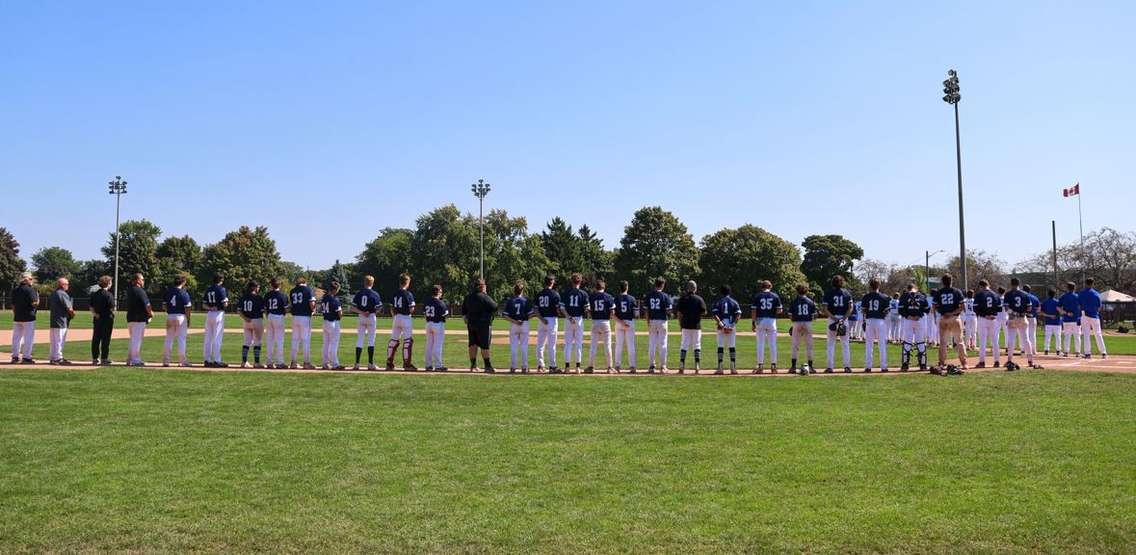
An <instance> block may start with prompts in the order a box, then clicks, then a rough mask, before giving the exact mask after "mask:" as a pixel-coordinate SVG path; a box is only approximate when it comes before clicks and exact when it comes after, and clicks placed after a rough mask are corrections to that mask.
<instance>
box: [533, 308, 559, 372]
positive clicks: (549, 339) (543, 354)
mask: <svg viewBox="0 0 1136 555" xmlns="http://www.w3.org/2000/svg"><path fill="white" fill-rule="evenodd" d="M536 322H537V323H536V366H537V368H550V367H551V368H555V367H556V336H557V328H558V327H559V326H560V319H559V318H557V317H555V316H542V317H540V318H539V319H537V321H536ZM546 360H547V362H548V365H547V366H546V365H545V364H544V363H545V361H546Z"/></svg>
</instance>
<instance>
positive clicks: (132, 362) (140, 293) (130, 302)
mask: <svg viewBox="0 0 1136 555" xmlns="http://www.w3.org/2000/svg"><path fill="white" fill-rule="evenodd" d="M145 287H146V278H145V277H144V276H143V275H142V274H134V278H133V279H132V280H131V285H130V288H129V289H127V290H126V329H127V330H129V331H130V347H129V348H128V349H127V352H126V365H127V366H146V363H145V362H142V339H143V338H144V337H145V336H146V324H148V323H150V319H151V318H153V317H154V309H153V308H152V307H151V306H150V297H149V296H147V295H146V289H145Z"/></svg>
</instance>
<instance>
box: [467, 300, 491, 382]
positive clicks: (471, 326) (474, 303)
mask: <svg viewBox="0 0 1136 555" xmlns="http://www.w3.org/2000/svg"><path fill="white" fill-rule="evenodd" d="M496 313H497V303H496V302H495V301H494V300H493V299H492V298H491V297H490V296H489V295H487V294H486V293H485V280H484V279H478V280H477V281H475V282H474V285H473V290H472V291H470V293H469V295H466V297H465V300H464V301H463V302H462V318H463V319H464V320H465V325H466V329H467V330H468V331H469V371H470V372H472V371H474V370H476V369H477V349H479V348H480V349H481V359H482V360H483V361H484V362H485V373H487V374H492V373H493V364H492V363H490V362H489V336H490V327H491V326H492V324H493V315H494V314H496Z"/></svg>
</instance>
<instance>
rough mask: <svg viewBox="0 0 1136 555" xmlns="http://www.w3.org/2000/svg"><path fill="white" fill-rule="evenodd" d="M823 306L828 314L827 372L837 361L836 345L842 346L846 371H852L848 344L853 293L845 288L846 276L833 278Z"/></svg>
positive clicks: (842, 358)
mask: <svg viewBox="0 0 1136 555" xmlns="http://www.w3.org/2000/svg"><path fill="white" fill-rule="evenodd" d="M823 306H824V310H825V312H826V313H827V314H828V341H827V347H828V366H826V367H825V368H824V372H825V373H826V374H831V373H832V368H833V364H834V363H835V362H836V346H837V344H839V345H840V348H841V362H843V363H844V371H845V372H851V371H852V349H851V346H850V345H849V344H848V316H849V315H851V314H852V293H850V292H849V291H848V290H847V289H845V288H844V276H835V277H833V278H832V287H831V288H830V289H829V290H828V291H826V292H825V294H824V300H823Z"/></svg>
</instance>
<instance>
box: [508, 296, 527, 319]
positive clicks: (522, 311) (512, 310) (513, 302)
mask: <svg viewBox="0 0 1136 555" xmlns="http://www.w3.org/2000/svg"><path fill="white" fill-rule="evenodd" d="M504 305H505V306H504V307H502V308H503V310H504V312H505V316H508V317H509V318H512V319H513V320H528V319H529V314H532V301H530V300H528V298H526V297H524V296H522V295H517V296H516V297H512V298H510V299H508V300H506V301H505V303H504Z"/></svg>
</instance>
